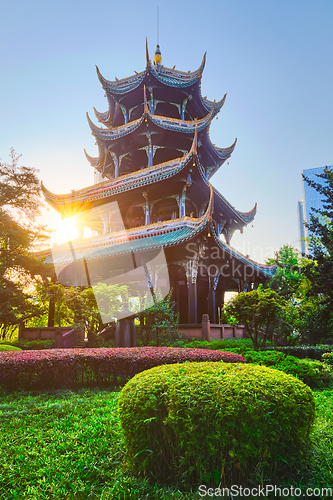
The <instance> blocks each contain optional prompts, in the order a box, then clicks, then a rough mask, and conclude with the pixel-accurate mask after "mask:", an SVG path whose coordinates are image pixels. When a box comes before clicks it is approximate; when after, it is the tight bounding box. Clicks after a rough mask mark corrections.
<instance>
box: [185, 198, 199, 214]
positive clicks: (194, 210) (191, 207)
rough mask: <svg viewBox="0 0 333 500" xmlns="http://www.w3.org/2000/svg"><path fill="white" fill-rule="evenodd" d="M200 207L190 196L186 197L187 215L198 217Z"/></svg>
mask: <svg viewBox="0 0 333 500" xmlns="http://www.w3.org/2000/svg"><path fill="white" fill-rule="evenodd" d="M197 214H198V208H197V206H196V205H195V204H194V203H193V202H192V201H191V200H189V199H188V198H186V199H185V215H186V216H187V217H197Z"/></svg>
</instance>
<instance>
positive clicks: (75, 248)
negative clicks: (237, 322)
mask: <svg viewBox="0 0 333 500" xmlns="http://www.w3.org/2000/svg"><path fill="white" fill-rule="evenodd" d="M209 221H210V216H209V209H208V210H207V212H206V214H205V215H204V216H203V217H202V218H201V219H191V218H188V217H184V218H182V219H179V220H177V221H169V223H166V222H165V223H162V224H153V225H151V226H145V227H144V228H142V229H140V228H137V229H135V230H132V231H125V232H122V233H119V234H114V235H105V236H104V237H102V238H101V237H99V238H92V239H88V240H83V241H82V240H79V241H73V242H71V243H70V244H64V245H59V246H57V247H56V248H55V249H53V251H51V250H50V251H48V252H44V254H43V256H44V258H45V261H46V262H47V263H53V264H54V265H55V266H56V267H58V268H59V266H60V267H61V268H63V269H65V268H67V269H70V267H71V271H70V272H71V274H72V275H73V272H74V274H75V272H79V271H78V270H79V269H80V270H81V271H80V272H82V269H83V267H82V265H83V264H84V263H85V262H86V263H89V266H91V265H92V263H93V262H96V263H97V264H96V266H97V267H98V269H99V272H100V271H101V269H104V270H105V273H107V274H108V276H109V275H110V271H111V270H112V269H114V270H118V269H123V267H121V266H120V262H122V260H121V259H122V256H131V255H135V256H137V255H138V254H141V257H140V258H139V257H138V259H139V260H138V262H141V265H142V262H143V263H144V262H146V263H149V260H151V255H152V254H151V253H149V252H152V251H155V252H159V251H160V250H164V251H165V255H166V259H167V262H168V264H170V265H171V264H177V262H182V261H184V262H186V261H189V260H191V259H193V257H194V256H196V255H198V254H199V255H200V251H201V252H202V249H203V254H202V255H201V257H200V259H199V261H200V262H201V263H202V265H203V266H204V267H205V268H206V269H208V268H212V266H213V267H214V269H216V270H220V271H221V272H223V273H224V274H225V276H229V277H230V278H232V279H243V281H246V280H245V278H246V279H248V280H250V281H251V280H252V282H256V281H262V280H265V279H268V278H270V277H271V276H272V275H273V274H274V271H275V269H276V265H272V266H268V265H262V264H258V263H256V262H254V261H252V260H250V259H249V258H247V257H245V256H244V255H242V254H241V253H240V252H238V251H236V250H235V249H233V248H232V247H230V246H229V245H227V244H225V243H223V242H222V241H221V240H220V239H219V238H218V237H217V234H216V232H215V229H214V226H213V225H211V224H210V222H209ZM170 226H171V227H170ZM191 244H192V246H191ZM200 249H201V250H200ZM145 252H146V253H147V256H148V260H146V261H145V255H144V254H145ZM196 258H197V257H196ZM114 259H115V260H114ZM124 262H127V263H128V259H125V260H124ZM119 266H120V267H119ZM75 269H76V270H77V271H75ZM128 270H129V269H127V270H126V272H127V271H128ZM230 273H231V274H230ZM101 279H103V276H102V277H101Z"/></svg>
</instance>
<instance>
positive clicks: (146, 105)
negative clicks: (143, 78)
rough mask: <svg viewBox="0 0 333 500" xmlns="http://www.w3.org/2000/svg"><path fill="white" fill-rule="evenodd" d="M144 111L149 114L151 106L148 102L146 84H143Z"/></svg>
mask: <svg viewBox="0 0 333 500" xmlns="http://www.w3.org/2000/svg"><path fill="white" fill-rule="evenodd" d="M143 112H144V114H145V115H148V114H149V108H148V103H147V91H146V85H143Z"/></svg>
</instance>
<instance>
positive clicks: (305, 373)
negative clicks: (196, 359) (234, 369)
mask: <svg viewBox="0 0 333 500" xmlns="http://www.w3.org/2000/svg"><path fill="white" fill-rule="evenodd" d="M184 345H188V346H190V347H199V346H200V347H201V348H204V349H225V350H226V351H229V352H233V353H235V354H241V355H242V356H244V358H245V359H246V361H247V362H248V363H255V364H258V365H263V366H268V367H271V368H275V369H276V370H280V371H282V372H285V373H287V374H289V375H293V376H294V377H297V378H299V379H300V380H302V381H303V382H305V383H306V384H308V385H309V386H310V387H312V388H317V387H322V386H323V385H328V384H330V383H331V382H332V380H333V372H332V370H331V369H330V367H329V366H327V365H328V364H329V358H327V359H326V364H323V363H322V362H321V361H323V359H324V358H322V354H320V355H319V354H318V358H317V359H320V360H321V361H317V360H311V359H298V358H296V357H295V356H293V355H287V352H288V351H286V352H284V350H280V348H277V349H274V348H272V347H270V348H269V350H265V351H255V350H254V349H253V348H252V343H251V340H249V339H230V340H213V341H212V342H207V341H204V342H203V341H197V340H194V341H192V342H189V343H187V344H184ZM330 347H331V346H317V347H314V348H311V347H308V348H304V350H303V351H301V349H302V348H298V349H299V353H301V352H303V353H306V352H307V351H306V349H313V352H315V350H316V349H317V350H318V353H320V352H321V351H322V352H327V351H326V350H325V349H329V348H330ZM290 349H291V348H290ZM294 349H296V348H294Z"/></svg>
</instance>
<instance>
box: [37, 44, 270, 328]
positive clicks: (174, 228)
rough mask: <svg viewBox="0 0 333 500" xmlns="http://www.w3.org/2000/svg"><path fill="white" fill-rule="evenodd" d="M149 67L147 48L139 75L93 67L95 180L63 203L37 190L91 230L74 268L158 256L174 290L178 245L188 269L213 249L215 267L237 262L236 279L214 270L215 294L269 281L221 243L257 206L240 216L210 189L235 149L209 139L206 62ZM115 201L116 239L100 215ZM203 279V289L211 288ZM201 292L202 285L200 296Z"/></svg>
mask: <svg viewBox="0 0 333 500" xmlns="http://www.w3.org/2000/svg"><path fill="white" fill-rule="evenodd" d="M157 55H158V51H157ZM155 57H156V56H155ZM158 61H159V58H158V57H157V58H155V61H154V62H153V63H152V62H151V60H150V58H149V54H148V48H147V49H146V68H145V70H144V71H142V72H141V73H137V74H135V75H133V76H131V77H129V78H126V79H122V80H118V79H116V80H115V81H109V80H106V79H105V78H104V77H103V76H102V75H101V73H100V71H99V69H98V68H97V75H98V78H99V80H100V82H101V84H102V87H103V89H104V91H105V95H106V97H107V101H108V110H107V111H106V112H98V111H96V110H95V115H96V118H97V120H98V121H99V123H100V125H99V126H97V125H96V124H94V123H93V121H92V120H91V119H90V117H89V116H88V123H89V126H90V129H91V133H92V134H93V136H94V137H95V139H96V144H97V146H98V156H96V157H91V156H90V155H88V154H87V153H86V157H87V159H88V161H89V162H90V164H91V166H92V167H93V168H94V170H95V172H97V173H98V175H99V176H100V182H98V183H96V184H94V185H92V186H89V187H87V188H84V189H80V190H78V191H72V192H71V193H68V194H63V195H56V194H53V193H52V192H51V191H49V190H48V189H46V188H45V187H44V186H43V187H42V189H43V193H44V196H45V198H46V200H47V202H48V203H49V204H50V205H52V206H53V207H54V208H55V209H56V210H57V211H58V212H60V213H61V214H62V216H63V217H71V216H75V217H76V219H77V221H78V223H79V225H80V224H81V226H83V225H85V226H88V227H89V228H90V229H91V230H92V231H95V236H94V237H91V238H89V239H82V238H80V239H79V240H77V241H76V242H75V262H76V263H77V262H79V261H80V260H81V261H83V260H84V261H85V262H86V261H104V263H105V266H106V267H108V266H111V267H112V265H113V264H112V258H113V257H115V256H119V255H123V254H128V253H133V252H142V253H144V252H145V251H147V250H148V249H149V250H151V249H157V248H164V249H165V250H166V252H167V260H168V264H169V266H170V269H173V270H174V271H172V272H171V274H170V279H171V281H172V282H173V286H174V287H175V289H177V287H178V288H179V286H181V285H179V283H182V282H183V280H182V279H181V278H182V274H184V276H186V280H187V282H188V284H189V273H188V269H189V267H188V266H190V268H191V264H189V262H190V261H191V259H190V258H189V256H188V250H186V244H187V243H189V242H192V243H194V244H195V248H196V251H195V262H196V265H195V266H194V267H195V268H196V269H197V268H198V262H199V261H200V258H201V259H207V258H208V259H209V262H210V263H212V262H213V261H212V259H211V257H209V255H210V253H211V251H212V248H213V247H216V248H218V249H220V250H221V257H220V258H219V259H218V262H215V261H214V265H217V264H218V265H217V268H218V269H222V266H225V267H226V268H228V266H229V267H230V266H231V262H233V263H235V262H236V263H237V265H238V269H240V270H241V271H240V275H239V276H238V277H237V276H235V275H232V272H231V271H230V273H231V274H230V273H229V275H228V276H227V277H224V278H223V277H222V274H221V271H218V273H217V274H216V276H215V281H214V283H215V285H214V286H215V291H216V290H217V287H219V288H220V289H221V290H222V289H223V290H226V289H235V288H237V287H238V289H240V288H241V287H242V286H244V284H245V283H246V277H247V278H248V284H249V285H250V283H252V285H251V286H253V284H254V283H256V282H260V281H262V280H265V279H266V278H268V277H270V276H271V275H272V273H273V272H274V266H265V265H261V264H257V263H255V262H253V261H251V260H250V259H248V258H247V257H245V256H243V255H241V254H240V253H239V252H237V251H236V250H234V249H232V248H231V247H230V240H231V236H232V234H233V232H234V231H235V230H240V231H241V232H242V231H243V228H244V226H246V225H248V224H249V223H251V222H252V221H253V219H254V217H255V214H256V205H255V206H254V208H253V209H252V210H250V211H249V212H245V213H244V212H240V211H238V210H237V209H236V208H234V207H233V206H232V205H231V204H230V203H229V202H228V201H227V200H226V198H225V197H224V196H223V195H222V194H220V193H219V192H218V190H217V189H216V188H213V187H212V186H211V184H210V182H209V181H210V178H211V177H212V176H213V175H214V173H215V172H216V171H217V170H218V169H219V168H220V167H221V166H222V165H223V163H224V162H225V161H226V160H227V159H228V158H229V157H230V156H231V154H232V152H233V150H234V148H235V145H236V140H235V141H234V143H233V144H232V145H231V146H229V147H226V148H219V147H216V146H215V145H214V144H212V142H211V140H210V137H209V128H210V124H211V122H212V119H213V118H214V117H215V116H216V115H217V114H218V113H219V112H220V110H221V108H222V106H223V105H224V103H225V100H226V96H224V97H223V98H222V99H221V100H220V101H218V102H215V101H209V100H207V98H206V97H204V98H203V97H202V96H201V78H202V73H203V70H204V66H205V61H206V55H205V56H204V58H203V61H202V64H201V65H200V67H199V68H198V69H197V70H196V71H194V72H193V73H191V72H188V73H184V72H181V71H177V70H175V69H174V68H172V69H169V68H165V67H164V66H163V65H162V64H161V63H160V62H158ZM114 202H116V203H117V206H118V209H119V213H120V216H121V219H122V221H123V227H122V228H121V231H119V224H118V222H117V220H118V219H117V217H116V216H114V215H113V212H112V210H111V211H110V210H109V211H108V209H107V207H108V206H111V205H110V204H113V203H114ZM111 212H112V213H111ZM118 215H119V214H118ZM118 218H119V217H118ZM81 236H82V234H81ZM221 237H222V238H223V239H224V240H225V241H224V242H223V239H221ZM48 259H49V260H52V259H51V257H48ZM53 262H54V263H55V264H56V263H58V264H59V263H61V264H62V265H68V266H69V265H70V264H71V263H72V264H73V255H72V251H71V250H69V249H68V246H66V245H64V246H63V248H62V247H58V248H57V254H56V256H55V255H53ZM114 262H115V261H114ZM192 268H193V266H192ZM175 269H176V270H175ZM182 269H183V271H182ZM196 273H197V271H196ZM192 274H193V273H192ZM222 278H223V279H222ZM195 279H197V278H195ZM191 280H192V281H193V276H192V278H191ZM191 280H190V281H191ZM251 280H252V281H251ZM206 281H207V283H206V285H207V286H210V285H209V283H210V282H211V280H210V279H206ZM208 281H209V283H208ZM206 285H205V283H204V280H203V281H202V280H201V284H200V286H199V288H200V287H201V288H202V287H204V286H206ZM189 297H190V295H189ZM189 300H190V299H189V298H188V301H189ZM207 307H208V306H207ZM181 308H182V306H180V305H179V304H178V309H181ZM190 309H191V308H189V310H190ZM191 311H192V312H191V314H190V313H189V314H190V316H191V318H190V317H187V318H186V319H187V320H188V321H189V320H191V321H192V322H196V321H197V319H198V318H197V312H193V311H194V309H193V308H192V309H191ZM195 311H196V308H195ZM202 311H204V309H202ZM202 311H201V310H200V311H199V312H200V313H201V312H202ZM185 316H186V315H185V313H184V314H183V319H184V318H185ZM213 319H216V318H213Z"/></svg>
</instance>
